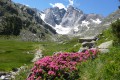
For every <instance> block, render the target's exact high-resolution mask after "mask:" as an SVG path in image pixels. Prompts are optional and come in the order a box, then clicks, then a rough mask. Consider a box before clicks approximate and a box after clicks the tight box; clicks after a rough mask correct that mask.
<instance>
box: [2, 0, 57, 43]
mask: <svg viewBox="0 0 120 80" xmlns="http://www.w3.org/2000/svg"><path fill="white" fill-rule="evenodd" d="M40 15H41V14H40V13H39V12H38V11H37V10H36V9H34V8H29V7H27V6H25V5H22V4H17V3H14V2H12V1H11V0H0V35H16V36H19V35H20V36H21V38H22V39H23V40H32V41H41V40H48V39H52V37H53V36H54V34H56V31H55V30H54V29H53V28H51V26H50V25H47V24H46V23H45V22H44V21H43V20H42V19H41V18H40Z"/></svg>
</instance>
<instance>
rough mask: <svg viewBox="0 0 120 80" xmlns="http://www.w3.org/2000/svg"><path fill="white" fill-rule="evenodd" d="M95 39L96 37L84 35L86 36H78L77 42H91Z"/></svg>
mask: <svg viewBox="0 0 120 80" xmlns="http://www.w3.org/2000/svg"><path fill="white" fill-rule="evenodd" d="M96 40H97V37H86V38H79V40H78V42H79V43H83V42H91V41H96Z"/></svg>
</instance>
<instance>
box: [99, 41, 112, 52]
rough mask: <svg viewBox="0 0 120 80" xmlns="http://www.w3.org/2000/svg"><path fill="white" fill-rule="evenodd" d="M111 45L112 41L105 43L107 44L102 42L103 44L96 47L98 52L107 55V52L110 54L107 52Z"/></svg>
mask: <svg viewBox="0 0 120 80" xmlns="http://www.w3.org/2000/svg"><path fill="white" fill-rule="evenodd" d="M112 43H113V41H112V40H111V41H107V42H104V43H102V44H100V45H99V46H98V49H99V51H100V52H101V53H108V52H110V51H109V47H110V46H111V45H112Z"/></svg>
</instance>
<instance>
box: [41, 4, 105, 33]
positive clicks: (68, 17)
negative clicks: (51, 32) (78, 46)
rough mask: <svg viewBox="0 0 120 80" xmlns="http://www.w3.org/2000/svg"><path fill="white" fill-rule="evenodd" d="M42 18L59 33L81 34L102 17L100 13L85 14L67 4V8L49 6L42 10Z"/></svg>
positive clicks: (92, 26) (98, 22)
mask: <svg viewBox="0 0 120 80" xmlns="http://www.w3.org/2000/svg"><path fill="white" fill-rule="evenodd" d="M43 15H44V18H42V19H43V20H44V21H45V22H46V23H48V24H50V25H51V26H53V28H54V29H55V30H56V32H57V33H59V34H75V35H76V34H77V35H78V34H79V35H80V34H81V33H83V32H85V31H86V30H89V29H94V27H97V25H98V24H100V23H101V22H102V20H103V19H104V18H103V17H102V16H101V15H97V14H85V13H84V12H83V11H81V10H79V9H77V8H74V7H73V6H71V5H70V6H69V7H68V8H67V10H65V9H64V8H63V9H59V8H58V7H54V8H49V9H46V10H44V11H43V12H42V16H41V17H43Z"/></svg>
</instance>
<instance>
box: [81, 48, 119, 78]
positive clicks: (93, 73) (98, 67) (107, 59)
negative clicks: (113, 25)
mask: <svg viewBox="0 0 120 80" xmlns="http://www.w3.org/2000/svg"><path fill="white" fill-rule="evenodd" d="M119 61H120V47H112V48H111V51H110V53H107V54H99V56H98V58H96V59H95V60H89V61H87V62H84V63H82V64H80V66H79V69H80V73H79V75H80V80H119V79H120V62H119Z"/></svg>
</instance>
